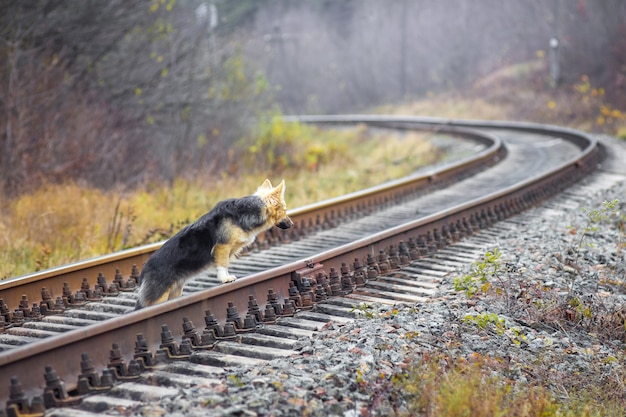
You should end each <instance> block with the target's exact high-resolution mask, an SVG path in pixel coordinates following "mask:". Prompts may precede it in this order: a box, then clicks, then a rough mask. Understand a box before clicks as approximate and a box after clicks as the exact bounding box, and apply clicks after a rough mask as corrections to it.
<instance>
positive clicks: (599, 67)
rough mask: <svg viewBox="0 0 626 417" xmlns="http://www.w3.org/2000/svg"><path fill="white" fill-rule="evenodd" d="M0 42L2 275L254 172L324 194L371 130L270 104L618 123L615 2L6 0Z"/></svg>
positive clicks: (134, 227) (161, 228) (622, 64)
mask: <svg viewBox="0 0 626 417" xmlns="http://www.w3.org/2000/svg"><path fill="white" fill-rule="evenodd" d="M551 39H553V40H558V47H557V48H551V46H550V40H551ZM0 41H1V42H0V62H1V63H2V65H0V215H1V217H0V233H1V234H2V236H3V237H2V238H0V253H2V255H1V259H0V263H1V264H2V265H3V266H2V269H0V278H2V277H7V276H13V275H16V274H20V273H25V272H28V271H32V270H37V269H41V268H46V267H49V266H52V265H55V264H58V263H61V262H69V261H73V260H78V259H81V258H84V257H86V256H93V255H96V254H101V253H104V252H106V251H112V250H119V249H123V248H126V247H130V246H134V245H137V244H140V243H147V242H148V241H154V240H158V239H162V238H164V237H167V236H169V235H171V233H172V232H173V231H175V230H176V229H177V227H178V226H180V225H181V224H184V223H185V222H188V221H190V220H193V218H195V217H197V216H199V215H201V214H202V213H203V212H204V211H206V210H208V209H209V208H210V206H211V205H212V203H214V202H215V201H216V199H219V198H222V197H225V196H234V195H240V194H241V193H248V192H251V191H253V190H254V188H253V187H255V186H256V183H255V182H254V181H256V180H257V179H259V178H261V179H263V178H264V177H265V176H269V177H271V178H272V179H275V180H280V178H282V177H285V176H287V177H289V178H290V179H291V178H292V177H293V176H294V175H295V173H297V172H304V173H305V174H306V175H308V176H309V177H310V178H309V182H307V183H296V184H297V185H296V186H295V187H293V189H292V193H294V192H295V190H296V189H297V190H300V193H301V194H302V195H303V197H302V199H297V198H295V197H296V196H295V195H294V194H292V195H290V198H292V200H293V201H295V202H298V203H300V202H306V198H309V199H316V198H318V197H319V196H320V195H322V196H323V195H325V194H324V189H323V187H322V188H321V189H320V186H321V185H323V181H322V180H321V179H320V178H321V177H318V175H320V174H319V170H320V166H322V165H332V164H333V162H336V161H338V160H342V161H344V162H345V161H348V162H350V161H351V160H350V154H351V153H352V152H353V147H354V145H355V142H350V141H354V140H356V141H357V142H356V143H359V144H363V141H364V140H365V139H364V135H363V132H360V133H359V132H357V133H356V134H355V136H353V137H351V138H346V137H345V136H342V135H343V134H337V133H336V134H334V135H335V136H332V135H331V136H329V137H326V138H325V139H321V136H323V135H320V133H319V132H317V131H315V130H312V129H310V128H307V127H305V126H299V125H287V124H285V123H281V122H280V121H279V119H278V118H276V117H275V116H279V115H281V114H300V113H355V112H365V111H367V112H371V111H379V112H381V111H386V112H402V113H411V114H420V115H434V116H446V117H475V118H509V119H516V120H529V121H538V122H549V123H556V124H563V125H569V126H573V127H578V128H582V129H585V130H588V131H595V132H604V133H609V134H613V135H617V136H622V137H626V128H625V127H624V126H625V125H624V119H625V116H624V113H623V110H624V109H626V3H624V2H623V1H622V0H603V1H601V2H597V1H596V2H594V1H587V0H576V1H574V0H552V1H545V0H526V1H507V2H501V1H499V0H445V1H433V0H390V1H384V2H381V1H376V0H343V1H330V0H303V1H297V2H296V1H288V0H237V1H229V0H213V1H200V0H178V1H176V0H150V1H132V2H129V1H124V0H110V1H77V0H20V1H9V0H2V1H0ZM553 45H554V44H553ZM555 58H556V59H555ZM554 62H558V64H559V66H558V70H557V68H555V67H554V65H553V63H554ZM365 136H367V135H365ZM364 150H365V151H367V152H372V151H371V149H370V148H368V147H365V146H364ZM389 152H392V151H389ZM424 153H427V151H426V150H425V151H424ZM354 163H355V164H356V162H354ZM344 165H345V164H344ZM313 174H315V175H313ZM337 175H338V174H335V178H337ZM341 175H348V174H341ZM350 175H352V176H353V177H361V176H363V175H360V174H359V175H357V174H354V173H352V174H350ZM370 177H371V178H369V180H371V181H374V182H375V183H376V182H382V181H383V180H385V179H386V176H385V175H384V174H380V172H378V173H376V174H375V175H374V174H372V175H370ZM342 178H343V177H342ZM259 182H260V181H259ZM344 182H348V183H351V185H352V186H353V187H361V186H365V185H367V183H363V182H359V181H356V180H345V181H344ZM336 183H337V181H329V184H336ZM331 186H332V185H331ZM240 189H241V190H242V191H239V190H240ZM314 191H317V192H320V194H315V193H314Z"/></svg>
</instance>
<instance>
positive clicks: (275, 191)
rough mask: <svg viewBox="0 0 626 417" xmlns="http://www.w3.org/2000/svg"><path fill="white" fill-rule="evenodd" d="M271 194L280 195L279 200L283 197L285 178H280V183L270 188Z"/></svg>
mask: <svg viewBox="0 0 626 417" xmlns="http://www.w3.org/2000/svg"><path fill="white" fill-rule="evenodd" d="M272 194H273V195H275V196H278V197H280V199H281V200H284V199H285V180H282V181H281V182H280V184H278V185H277V186H276V188H274V189H273V190H272Z"/></svg>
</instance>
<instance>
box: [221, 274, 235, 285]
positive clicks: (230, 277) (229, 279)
mask: <svg viewBox="0 0 626 417" xmlns="http://www.w3.org/2000/svg"><path fill="white" fill-rule="evenodd" d="M236 279H237V277H236V276H234V275H226V276H225V277H222V278H220V281H222V282H223V283H227V282H233V281H234V280H236Z"/></svg>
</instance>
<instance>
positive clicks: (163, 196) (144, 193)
mask: <svg viewBox="0 0 626 417" xmlns="http://www.w3.org/2000/svg"><path fill="white" fill-rule="evenodd" d="M275 129H278V130H281V129H283V131H282V133H281V132H278V134H283V135H289V134H293V130H294V129H295V131H296V133H297V134H299V135H301V137H300V138H294V139H293V141H295V142H294V143H292V145H293V149H288V150H287V152H286V153H285V154H284V155H282V156H284V157H285V159H284V161H283V162H284V163H283V165H281V166H276V165H275V164H274V165H272V164H270V163H266V162H267V161H265V160H257V162H258V163H257V164H256V165H254V164H253V165H249V164H248V165H246V164H243V163H242V164H241V166H240V167H238V168H237V169H236V172H235V173H234V174H233V173H226V172H224V173H222V174H221V175H210V174H208V173H198V175H197V176H196V177H195V178H193V179H178V180H176V181H174V182H173V184H169V185H168V184H146V185H145V186H144V187H142V188H140V189H137V190H134V191H120V190H110V191H102V190H98V189H93V188H89V187H87V186H83V185H81V184H78V183H75V182H71V181H70V182H67V183H65V184H58V185H48V186H46V187H43V188H41V189H39V190H36V191H34V192H32V193H30V194H25V195H23V196H21V197H19V198H16V199H15V200H13V201H9V202H5V203H4V204H3V205H2V207H0V215H1V216H0V236H1V237H0V278H7V277H12V276H17V275H22V274H26V273H30V272H34V271H37V270H40V269H45V268H50V267H53V266H58V265H62V264H66V263H70V262H75V261H78V260H81V259H87V258H90V257H94V256H97V255H102V254H105V253H109V252H112V251H116V250H121V249H125V248H129V247H133V246H137V245H140V244H145V243H149V242H156V241H159V240H162V239H164V238H166V237H168V236H171V235H172V234H173V233H175V232H176V231H178V230H179V229H180V228H181V227H182V226H183V225H185V224H187V223H189V222H192V221H194V220H195V219H197V218H198V217H199V216H201V215H202V214H204V213H205V212H207V211H208V210H209V209H210V208H211V207H212V206H213V205H214V204H215V203H216V202H217V201H219V200H222V199H224V198H229V197H240V196H243V195H247V194H250V193H253V192H254V191H255V190H256V188H257V187H258V186H259V185H260V184H261V182H262V181H263V180H264V179H265V178H269V179H270V180H271V181H272V182H278V181H280V180H281V179H283V178H284V179H285V180H286V184H287V189H286V200H287V204H288V206H289V207H290V208H294V207H299V206H302V205H305V204H310V203H313V202H316V201H320V200H323V199H327V198H330V197H334V196H338V195H342V194H345V193H348V192H352V191H356V190H359V189H362V188H365V187H369V186H372V185H376V184H380V183H382V182H385V181H387V180H390V179H393V178H398V177H401V176H404V175H407V174H408V173H410V172H412V171H414V170H415V169H417V168H419V167H420V166H423V165H425V164H429V163H432V162H434V161H435V160H436V158H438V155H437V152H436V151H435V149H434V148H433V147H432V145H430V143H429V142H428V141H427V140H426V139H425V136H424V135H423V134H419V133H408V134H403V135H400V134H391V133H388V134H385V135H381V134H374V133H372V132H371V131H369V130H368V129H367V128H365V127H359V128H357V129H352V130H341V131H318V130H317V129H314V128H310V127H305V126H301V125H294V126H293V127H285V126H280V128H276V127H275ZM285 129H286V130H287V131H285ZM274 133H276V132H274ZM266 139H267V138H266ZM272 141H274V142H272ZM280 141H281V139H280V138H278V137H275V138H274V139H271V138H270V142H271V143H272V144H273V143H275V142H279V143H281V144H283V143H282V142H280ZM257 145H258V143H257V142H255V139H251V141H250V142H247V143H246V144H245V145H243V146H257ZM272 146H273V145H272ZM329 149H330V150H331V151H330V152H327V150H329ZM407 149H410V150H411V152H410V153H408V154H407V151H406V150H407ZM270 150H271V149H270ZM302 150H306V151H307V152H308V155H309V158H308V159H298V158H300V157H301V155H296V154H295V153H296V152H300V151H302ZM251 154H252V152H251V151H250V150H248V152H244V153H243V157H242V160H243V159H245V158H246V157H249V156H250V155H251ZM311 154H314V155H315V156H314V157H311V156H310V155H311ZM272 156H273V157H274V156H278V155H272ZM255 158H256V157H255ZM259 161H260V162H259ZM294 161H299V162H298V163H293V162H294ZM274 162H276V160H275V161H274ZM250 166H253V167H258V166H260V169H256V168H254V169H252V168H250Z"/></svg>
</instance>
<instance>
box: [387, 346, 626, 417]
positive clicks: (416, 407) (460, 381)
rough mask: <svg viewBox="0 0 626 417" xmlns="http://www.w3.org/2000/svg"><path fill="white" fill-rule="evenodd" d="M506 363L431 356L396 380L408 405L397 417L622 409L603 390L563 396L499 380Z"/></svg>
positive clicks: (608, 416) (563, 415) (559, 414)
mask: <svg viewBox="0 0 626 417" xmlns="http://www.w3.org/2000/svg"><path fill="white" fill-rule="evenodd" d="M506 367H507V364H506V363H505V362H504V361H501V360H497V359H494V358H489V357H484V356H480V355H475V356H474V357H473V358H471V359H470V360H466V359H463V358H451V357H448V356H446V355H445V354H438V355H433V356H430V357H428V358H423V359H420V360H417V361H415V362H414V363H412V364H411V365H410V366H409V368H408V369H407V371H406V372H404V373H403V374H401V375H399V376H397V377H396V378H395V380H394V389H396V390H398V391H399V395H400V396H402V397H404V398H406V399H407V401H408V404H407V407H408V409H407V410H406V412H402V413H398V414H396V416H397V417H405V416H407V417H408V416H420V417H431V416H432V417H435V416H436V417H464V416H472V417H494V416H496V417H497V416H501V417H505V416H507V417H508V416H511V417H600V416H604V417H612V416H615V417H617V416H622V415H623V414H622V413H623V406H622V404H621V401H619V400H616V399H615V398H612V399H610V398H606V397H607V396H608V395H607V394H606V393H603V392H602V390H601V389H599V388H594V387H592V386H585V387H584V388H582V389H581V390H580V392H570V395H569V396H567V397H564V398H557V397H555V395H554V393H553V392H552V391H550V390H549V389H547V388H546V387H545V386H542V385H537V384H528V383H527V382H525V383H520V382H517V381H516V380H514V379H508V378H506V377H504V376H503V373H506Z"/></svg>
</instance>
